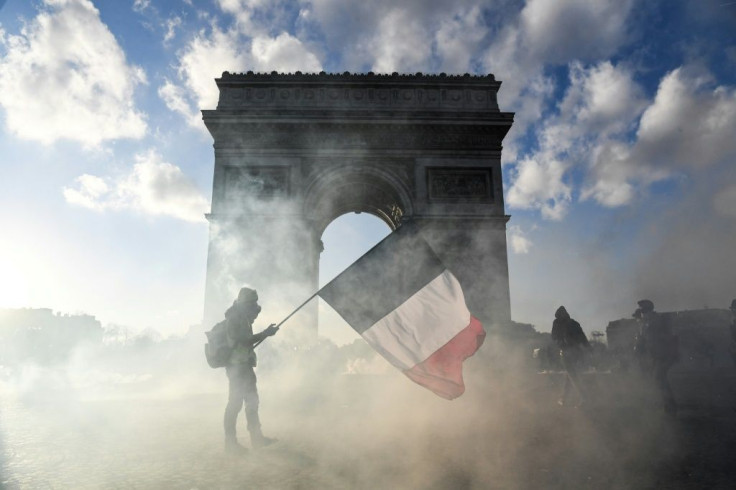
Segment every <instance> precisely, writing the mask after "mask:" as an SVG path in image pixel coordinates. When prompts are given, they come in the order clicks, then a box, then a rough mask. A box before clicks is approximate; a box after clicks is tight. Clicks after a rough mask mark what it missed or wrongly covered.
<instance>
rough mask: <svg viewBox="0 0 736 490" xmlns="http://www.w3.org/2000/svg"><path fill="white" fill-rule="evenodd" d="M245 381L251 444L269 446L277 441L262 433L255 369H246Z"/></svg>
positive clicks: (246, 409) (246, 408) (246, 415)
mask: <svg viewBox="0 0 736 490" xmlns="http://www.w3.org/2000/svg"><path fill="white" fill-rule="evenodd" d="M243 379H244V381H245V383H244V386H245V393H244V395H245V419H246V421H247V422H248V432H250V442H251V445H252V446H253V447H254V448H259V447H263V446H268V445H269V444H272V443H274V442H275V441H276V440H275V439H271V438H269V437H265V436H264V435H263V432H261V420H260V417H259V416H258V406H259V404H260V400H259V398H258V385H257V379H256V373H255V371H253V368H246V369H245V370H244V373H243Z"/></svg>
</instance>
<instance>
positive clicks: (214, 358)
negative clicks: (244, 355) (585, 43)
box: [204, 320, 233, 368]
mask: <svg viewBox="0 0 736 490" xmlns="http://www.w3.org/2000/svg"><path fill="white" fill-rule="evenodd" d="M205 335H206V336H207V343H206V344H204V356H205V358H207V364H209V365H210V367H211V368H220V367H225V366H227V363H228V362H229V361H230V355H231V354H232V353H233V347H232V346H231V345H230V342H229V341H228V338H227V321H226V320H223V321H221V322H220V323H218V324H217V325H215V326H214V327H212V330H210V331H209V332H205Z"/></svg>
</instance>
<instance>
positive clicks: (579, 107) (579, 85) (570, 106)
mask: <svg viewBox="0 0 736 490" xmlns="http://www.w3.org/2000/svg"><path fill="white" fill-rule="evenodd" d="M569 69H570V87H569V88H568V90H567V92H566V94H565V97H564V99H563V100H562V101H561V102H560V113H561V116H562V117H563V118H565V119H567V120H568V121H570V123H571V124H574V125H576V126H578V127H580V128H581V130H582V129H583V128H584V130H586V131H591V132H596V133H598V134H600V133H601V132H602V133H603V134H604V135H609V134H612V133H616V132H620V131H624V130H627V129H630V127H631V125H632V124H633V122H634V121H635V120H636V119H637V118H638V117H639V115H640V114H641V112H642V111H643V110H644V108H645V103H646V101H645V99H644V93H643V90H642V89H641V87H639V85H638V84H636V83H635V82H634V80H633V75H632V73H631V72H630V71H629V70H627V69H626V68H624V67H621V66H615V65H613V64H612V63H611V62H610V61H603V62H600V63H598V64H597V65H594V66H592V67H590V68H585V67H584V66H583V64H582V63H580V62H578V61H574V62H572V63H571V64H570V66H569Z"/></svg>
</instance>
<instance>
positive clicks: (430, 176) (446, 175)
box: [427, 167, 493, 202]
mask: <svg viewBox="0 0 736 490" xmlns="http://www.w3.org/2000/svg"><path fill="white" fill-rule="evenodd" d="M427 189H428V190H429V193H428V198H429V200H430V201H468V200H471V201H479V202H491V201H493V181H492V178H491V169H490V168H462V169H458V168H442V167H429V168H427Z"/></svg>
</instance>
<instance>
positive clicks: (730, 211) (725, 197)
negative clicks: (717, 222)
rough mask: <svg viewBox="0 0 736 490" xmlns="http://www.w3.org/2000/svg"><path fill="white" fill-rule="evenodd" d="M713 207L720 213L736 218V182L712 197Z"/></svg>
mask: <svg viewBox="0 0 736 490" xmlns="http://www.w3.org/2000/svg"><path fill="white" fill-rule="evenodd" d="M713 207H714V208H715V210H716V212H717V213H718V214H720V215H723V216H729V217H731V218H736V184H733V185H729V186H728V187H725V188H724V189H721V190H720V191H718V193H717V194H716V195H715V196H714V197H713Z"/></svg>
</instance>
